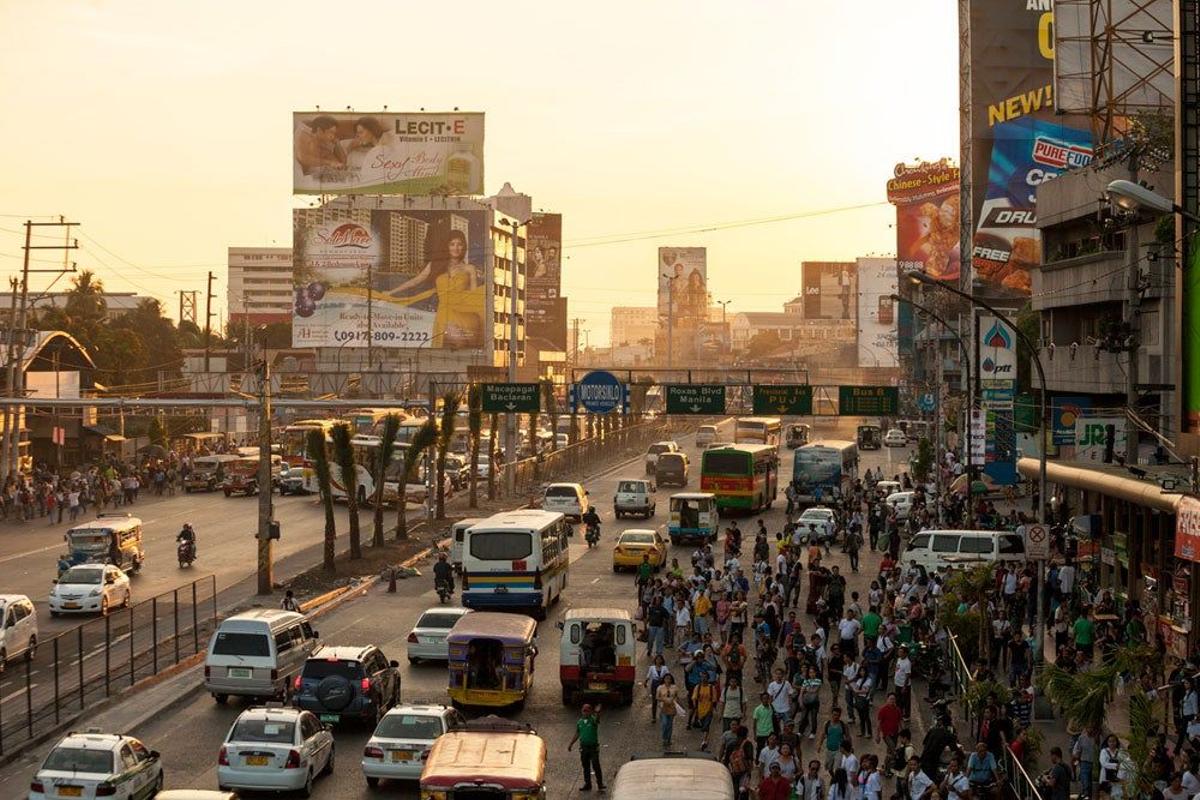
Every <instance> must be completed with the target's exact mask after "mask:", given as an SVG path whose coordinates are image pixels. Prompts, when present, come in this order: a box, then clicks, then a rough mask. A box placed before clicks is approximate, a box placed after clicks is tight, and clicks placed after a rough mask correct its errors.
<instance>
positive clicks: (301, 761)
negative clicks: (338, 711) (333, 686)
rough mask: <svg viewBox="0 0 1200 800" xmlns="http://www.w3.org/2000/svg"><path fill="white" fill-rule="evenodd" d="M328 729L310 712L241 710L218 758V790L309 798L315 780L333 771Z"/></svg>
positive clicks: (332, 753)
mask: <svg viewBox="0 0 1200 800" xmlns="http://www.w3.org/2000/svg"><path fill="white" fill-rule="evenodd" d="M333 756H334V743H333V734H332V733H330V732H329V727H328V726H327V725H324V724H322V722H321V721H320V720H319V719H317V715H316V714H313V713H312V712H311V711H301V710H300V709H298V708H283V707H281V706H267V707H266V708H250V709H247V710H245V711H243V712H242V713H241V714H240V715H239V716H238V718H237V720H236V721H235V722H234V723H233V727H232V728H230V729H229V734H228V735H227V736H226V737H225V743H224V744H223V745H221V752H220V755H219V756H218V757H217V785H218V786H219V787H220V788H221V790H222V791H225V790H227V789H266V790H269V791H277V792H294V791H298V792H300V793H301V794H302V795H303V796H304V797H309V796H310V795H312V789H313V781H315V780H316V779H317V776H318V775H325V774H328V773H331V772H333Z"/></svg>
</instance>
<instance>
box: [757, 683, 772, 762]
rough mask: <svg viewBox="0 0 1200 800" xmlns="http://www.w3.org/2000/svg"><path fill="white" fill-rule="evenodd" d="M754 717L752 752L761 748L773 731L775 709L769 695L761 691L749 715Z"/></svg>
mask: <svg viewBox="0 0 1200 800" xmlns="http://www.w3.org/2000/svg"><path fill="white" fill-rule="evenodd" d="M751 716H752V718H753V719H754V740H755V748H754V752H756V753H757V752H758V751H759V750H761V749H762V746H763V745H764V744H766V741H767V737H768V736H770V735H771V734H772V733H774V732H775V709H774V708H772V707H771V695H769V694H767V693H766V692H763V693H762V694H761V695H759V704H758V705H756V706H755V707H754V713H753V714H752V715H751Z"/></svg>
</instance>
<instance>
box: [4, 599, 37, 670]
mask: <svg viewBox="0 0 1200 800" xmlns="http://www.w3.org/2000/svg"><path fill="white" fill-rule="evenodd" d="M37 638H38V629H37V612H36V611H34V608H33V602H32V601H31V600H30V599H29V598H28V597H26V596H25V595H23V594H0V672H3V671H4V668H5V666H6V665H7V664H8V662H9V661H12V660H13V659H15V658H16V657H17V656H25V658H26V660H28V661H32V660H33V657H34V655H36V654H37Z"/></svg>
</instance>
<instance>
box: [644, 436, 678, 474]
mask: <svg viewBox="0 0 1200 800" xmlns="http://www.w3.org/2000/svg"><path fill="white" fill-rule="evenodd" d="M678 452H679V445H678V444H676V443H675V442H655V443H654V444H652V445H650V447H649V448H648V449H647V450H646V474H647V475H653V474H654V465H655V464H657V463H658V457H659V456H660V455H662V454H663V453H678Z"/></svg>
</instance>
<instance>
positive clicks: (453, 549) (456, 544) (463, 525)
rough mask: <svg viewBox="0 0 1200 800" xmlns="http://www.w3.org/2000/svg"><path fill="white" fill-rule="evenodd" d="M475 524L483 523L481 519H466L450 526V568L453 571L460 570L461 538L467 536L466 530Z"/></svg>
mask: <svg viewBox="0 0 1200 800" xmlns="http://www.w3.org/2000/svg"><path fill="white" fill-rule="evenodd" d="M476 522H483V519H482V518H480V517H467V518H466V519H460V520H459V521H458V522H456V523H454V524H453V525H451V526H450V566H452V567H454V569H455V570H459V571H461V570H462V557H463V537H464V536H466V535H467V528H469V527H471V526H472V525H474V524H475V523H476Z"/></svg>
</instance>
